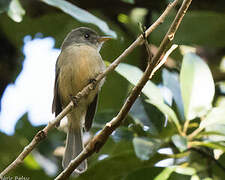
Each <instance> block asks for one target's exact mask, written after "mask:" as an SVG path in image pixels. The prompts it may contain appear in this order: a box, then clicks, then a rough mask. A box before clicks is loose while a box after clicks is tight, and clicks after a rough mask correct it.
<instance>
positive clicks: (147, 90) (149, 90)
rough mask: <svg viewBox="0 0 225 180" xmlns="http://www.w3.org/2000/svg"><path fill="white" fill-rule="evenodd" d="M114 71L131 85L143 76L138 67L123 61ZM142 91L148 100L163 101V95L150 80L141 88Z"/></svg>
mask: <svg viewBox="0 0 225 180" xmlns="http://www.w3.org/2000/svg"><path fill="white" fill-rule="evenodd" d="M115 71H116V72H117V73H119V74H120V75H121V76H123V77H124V78H126V79H127V80H128V81H129V82H130V83H131V84H133V85H136V84H137V83H138V81H139V80H140V79H141V77H142V76H143V72H142V71H141V70H140V69H139V68H137V67H136V66H132V65H130V64H125V63H120V64H119V66H117V68H116V69H115ZM142 93H143V94H144V95H145V96H147V97H148V98H149V99H150V100H155V101H159V102H163V97H162V95H161V93H160V90H159V88H158V87H157V86H156V85H155V84H154V83H152V82H151V81H148V82H147V83H146V85H145V87H144V88H143V89H142Z"/></svg>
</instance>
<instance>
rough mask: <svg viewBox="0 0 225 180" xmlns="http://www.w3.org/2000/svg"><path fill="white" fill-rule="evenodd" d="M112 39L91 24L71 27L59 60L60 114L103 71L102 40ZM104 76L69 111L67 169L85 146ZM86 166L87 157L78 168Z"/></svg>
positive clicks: (54, 108)
mask: <svg viewBox="0 0 225 180" xmlns="http://www.w3.org/2000/svg"><path fill="white" fill-rule="evenodd" d="M108 39H110V38H109V37H101V36H99V35H98V34H97V33H96V32H95V31H93V30H92V29H90V28H86V27H80V28H76V29H74V30H72V31H71V32H70V33H69V34H68V35H67V37H66V38H65V40H64V42H63V43H62V46H61V53H60V55H59V57H58V59H57V62H56V74H55V86H54V99H53V104H52V112H53V113H55V115H56V116H57V115H58V114H59V113H60V112H61V111H62V110H63V109H64V108H65V107H66V106H67V105H68V104H69V102H70V101H71V98H72V97H74V96H75V95H76V94H77V93H78V92H79V91H81V90H82V89H83V88H84V87H85V86H87V85H88V84H89V83H90V82H92V81H93V80H94V79H95V78H96V76H97V75H98V74H99V73H101V72H103V70H104V69H105V64H104V62H103V60H102V58H101V55H100V54H99V51H100V49H101V46H102V44H103V43H104V42H105V41H106V40H108ZM103 83H104V79H103V80H101V82H100V83H98V84H97V85H96V88H95V89H94V90H93V91H91V92H90V94H89V95H88V96H87V97H83V98H82V99H81V100H80V102H79V104H78V106H77V107H76V108H74V109H73V110H72V111H71V112H70V113H69V114H68V115H67V119H68V132H67V138H66V148H65V153H64V156H63V161H62V165H63V168H64V169H65V168H66V167H67V166H68V164H69V163H70V161H71V160H72V159H74V158H75V157H76V156H77V155H78V154H79V153H80V152H81V151H82V149H83V142H82V137H83V128H84V129H85V130H86V131H88V130H89V129H90V128H91V125H92V121H93V118H94V115H95V112H96V107H97V101H98V93H99V91H100V89H101V86H102V85H103ZM86 169H87V162H86V160H85V161H84V162H82V163H81V164H80V165H79V166H78V168H77V169H76V172H77V173H82V172H84V171H85V170H86Z"/></svg>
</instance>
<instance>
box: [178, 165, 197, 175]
mask: <svg viewBox="0 0 225 180" xmlns="http://www.w3.org/2000/svg"><path fill="white" fill-rule="evenodd" d="M175 172H176V173H178V174H183V175H190V176H192V175H194V174H196V170H195V169H194V168H191V167H183V166H175Z"/></svg>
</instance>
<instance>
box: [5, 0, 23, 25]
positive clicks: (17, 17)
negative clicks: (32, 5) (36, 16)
mask: <svg viewBox="0 0 225 180" xmlns="http://www.w3.org/2000/svg"><path fill="white" fill-rule="evenodd" d="M24 15H25V10H24V9H23V7H22V6H21V4H20V2H19V0H12V1H11V2H10V4H9V9H8V16H9V17H10V18H11V19H12V20H13V21H15V22H21V21H22V20H23V16H24Z"/></svg>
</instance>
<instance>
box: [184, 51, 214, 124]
mask: <svg viewBox="0 0 225 180" xmlns="http://www.w3.org/2000/svg"><path fill="white" fill-rule="evenodd" d="M180 83H181V93H182V98H183V103H184V112H185V118H186V119H188V120H191V119H194V118H196V117H201V116H203V115H205V114H206V113H207V111H208V110H209V109H210V108H211V107H212V100H213V96H214V93H215V87H214V82H213V78H212V74H211V72H210V69H209V67H208V66H207V64H206V63H205V62H204V61H203V60H202V59H201V58H200V57H199V56H197V55H196V54H194V53H188V54H186V55H185V56H184V58H183V63H182V67H181V73H180Z"/></svg>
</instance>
